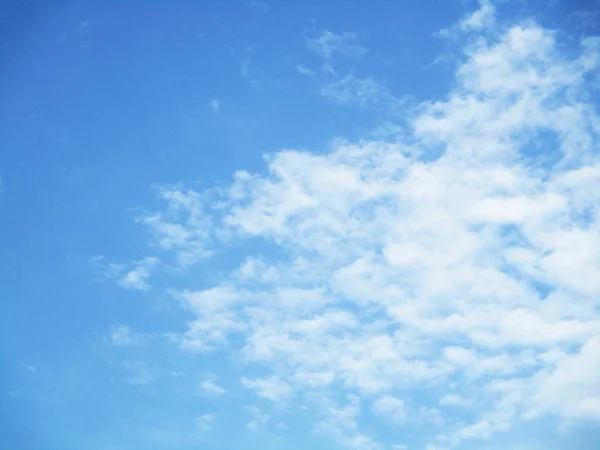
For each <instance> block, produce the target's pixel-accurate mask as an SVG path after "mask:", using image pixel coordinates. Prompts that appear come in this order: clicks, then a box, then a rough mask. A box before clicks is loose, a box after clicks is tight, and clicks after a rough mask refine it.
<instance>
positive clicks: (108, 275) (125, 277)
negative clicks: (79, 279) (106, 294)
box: [88, 255, 160, 291]
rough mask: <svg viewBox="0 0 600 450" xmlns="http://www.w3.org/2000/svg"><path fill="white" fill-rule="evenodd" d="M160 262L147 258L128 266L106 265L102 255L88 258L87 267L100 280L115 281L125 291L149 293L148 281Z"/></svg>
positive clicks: (154, 258) (151, 257) (150, 257)
mask: <svg viewBox="0 0 600 450" xmlns="http://www.w3.org/2000/svg"><path fill="white" fill-rule="evenodd" d="M159 264H160V261H159V259H158V258H156V257H154V256H148V257H146V258H143V259H141V260H138V261H133V262H132V263H130V264H116V263H106V262H105V258H104V256H103V255H98V256H94V257H92V258H90V260H89V261H88V266H89V267H90V268H91V269H92V271H93V272H94V274H95V275H96V276H97V277H99V278H100V279H111V280H116V281H117V282H118V284H119V285H121V286H122V287H124V288H125V289H133V290H138V291H149V290H150V289H151V288H152V287H151V285H150V284H149V283H148V279H149V278H150V276H151V275H152V273H153V272H154V271H155V270H156V268H157V267H158V266H159Z"/></svg>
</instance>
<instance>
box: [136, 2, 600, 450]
mask: <svg viewBox="0 0 600 450" xmlns="http://www.w3.org/2000/svg"><path fill="white" fill-rule="evenodd" d="M490 8H491V6H489V5H488V4H487V3H484V4H482V9H481V10H480V11H479V12H477V13H475V14H474V15H473V16H471V17H470V18H469V19H466V20H465V21H463V22H461V24H462V25H461V27H463V28H468V29H469V30H470V31H473V32H474V31H477V30H481V29H485V27H489V26H493V24H494V20H493V16H492V14H493V9H490ZM348 39H349V37H348V36H345V37H344V36H342V38H339V37H338V38H336V39H334V38H333V37H332V36H330V35H327V36H325V39H324V40H323V39H322V42H317V43H316V44H315V45H317V44H318V47H316V48H318V51H319V52H320V54H321V55H322V56H323V57H327V58H330V57H332V55H334V54H335V52H337V51H338V50H339V49H340V46H341V45H342V44H344V45H345V43H346V42H347V41H348ZM599 45H600V41H599V40H597V39H587V40H585V41H583V42H581V47H580V49H579V51H578V53H577V56H575V57H572V56H569V55H566V54H565V53H562V52H561V51H560V50H559V45H558V43H557V42H556V36H555V34H554V33H553V32H551V31H549V30H546V29H544V28H542V27H540V26H539V25H537V24H536V23H534V22H523V23H519V24H517V25H514V26H512V27H509V28H507V29H505V30H495V32H494V33H492V34H491V35H488V34H485V33H484V34H482V35H480V36H478V38H477V39H475V40H473V41H469V42H468V44H467V45H466V46H465V49H464V60H463V61H462V63H461V64H460V66H459V67H458V69H457V72H456V83H455V86H454V88H453V90H452V91H451V92H450V93H449V94H448V96H447V97H446V98H443V99H439V100H437V101H432V102H429V103H426V104H423V105H421V106H420V108H419V109H418V112H417V113H416V114H415V116H414V117H413V119H412V122H411V128H410V130H408V131H409V133H407V135H408V136H409V137H408V138H406V140H405V141H404V142H400V143H398V142H394V143H390V142H385V141H378V140H364V141H360V142H354V143H353V142H345V141H342V140H337V141H334V142H333V143H332V144H331V149H330V151H329V152H327V153H311V152H307V151H297V150H282V151H280V152H277V153H275V154H272V155H270V156H269V157H268V158H267V159H266V162H267V165H268V173H267V174H265V175H256V174H251V173H248V172H244V171H241V172H238V173H236V174H235V176H234V181H233V183H232V184H231V186H229V187H228V189H226V190H225V191H224V192H223V193H222V196H221V198H220V199H219V202H218V207H211V205H210V204H206V203H205V202H203V195H202V194H199V193H196V192H194V191H192V190H185V189H182V188H177V187H175V188H165V189H164V190H161V196H162V197H163V198H164V199H165V200H166V201H167V202H168V206H169V207H168V211H167V212H165V213H156V214H153V215H150V216H148V217H146V218H144V219H142V220H141V221H142V222H143V223H144V224H146V225H148V226H150V227H151V229H152V230H153V233H154V239H155V243H156V245H158V246H159V247H161V248H162V249H164V250H171V251H173V252H175V255H176V258H177V259H178V260H179V261H180V262H181V263H182V264H184V265H189V264H191V263H193V262H196V261H197V260H198V259H199V258H201V257H207V256H209V255H210V254H211V253H212V252H213V251H218V249H219V248H221V247H223V246H226V245H227V240H226V239H224V236H226V237H227V239H247V240H256V241H258V242H261V241H262V242H265V243H268V244H269V245H271V246H275V247H276V248H277V249H278V252H277V255H278V256H277V257H276V258H274V257H272V256H268V255H260V254H248V255H244V258H242V260H241V261H240V264H239V267H238V268H237V269H236V270H235V271H234V272H232V273H231V274H229V275H228V276H227V277H225V278H223V280H222V281H221V282H220V283H219V284H217V285H215V286H214V287H212V288H209V289H206V290H201V291H192V290H184V291H178V292H176V293H175V294H174V295H175V296H176V297H177V298H178V300H179V301H181V302H182V304H183V305H185V307H186V308H187V310H188V311H189V312H190V322H189V326H188V328H187V330H186V332H185V333H184V334H183V335H182V336H181V337H180V341H179V342H180V345H181V347H182V348H184V349H187V350H195V351H211V350H215V349H218V348H219V347H220V346H222V345H225V344H227V343H229V342H233V341H235V342H238V343H239V342H241V343H242V344H241V346H240V348H239V349H238V350H239V353H238V355H239V358H240V359H241V360H243V361H245V362H246V363H248V364H256V365H260V366H262V367H264V368H265V369H266V370H267V371H268V372H269V375H267V376H266V377H265V378H262V379H261V378H259V379H248V378H243V379H242V380H241V383H242V384H243V385H244V386H246V387H247V388H249V389H252V390H255V391H256V392H257V394H258V395H259V396H261V397H263V398H266V399H269V400H271V401H273V402H277V403H286V404H288V405H294V404H295V402H296V401H297V400H298V399H301V400H302V401H312V402H313V404H314V405H315V407H316V408H317V409H318V411H319V413H318V417H317V418H316V419H315V421H316V429H317V430H318V431H322V432H326V433H328V434H329V435H331V436H332V437H333V438H334V439H335V440H336V441H337V442H338V444H340V445H343V446H347V447H349V448H355V449H379V448H391V447H389V446H391V445H393V444H396V445H398V447H397V448H401V446H402V443H395V442H383V441H378V438H377V437H376V436H369V435H367V434H366V433H365V432H363V431H361V427H360V420H361V419H360V417H361V415H364V414H368V413H369V411H370V412H372V413H373V414H376V415H377V416H383V417H385V418H386V419H387V420H389V421H391V422H393V423H396V424H399V426H401V425H402V424H406V423H412V424H418V425H421V426H430V427H433V428H434V431H433V433H432V435H431V438H430V439H429V444H430V447H429V448H432V449H433V448H438V449H440V448H455V447H458V446H460V445H461V442H463V441H465V440H469V439H486V438H489V437H490V436H492V435H493V434H494V433H497V432H501V431H505V430H508V429H510V427H511V426H513V425H514V424H515V423H517V422H521V421H526V420H534V419H536V418H540V417H549V416H552V417H556V418H558V419H560V420H563V421H573V420H595V421H598V420H600V313H599V311H598V308H599V304H598V299H599V298H600V156H599V151H598V146H599V145H600V140H599V139H598V133H599V132H600V117H599V116H598V113H597V111H596V110H595V108H594V106H593V104H592V103H591V102H590V100H589V90H590V89H591V84H590V82H589V77H590V76H591V74H592V73H593V71H594V70H597V68H598V63H599V62H600V59H599V55H600V53H599ZM353 48H354V47H353ZM359 48H360V47H359ZM355 50H356V48H355ZM358 53H360V52H359V51H358V50H356V51H355V52H354V53H353V54H355V55H358ZM365 95H368V93H367V94H365ZM223 230H225V231H223ZM270 254H271V255H272V252H271V253H270ZM138 272H139V271H138ZM129 279H130V281H131V283H133V282H134V281H135V276H133V275H132V276H131V277H129ZM137 279H138V280H139V279H140V277H138V278H137ZM233 338H234V339H233ZM424 390H425V391H428V392H430V393H431V395H427V396H418V395H416V394H415V392H422V391H424ZM340 395H341V396H342V397H343V398H345V400H343V401H341V400H340V398H341V397H340ZM424 399H427V400H424ZM456 408H460V409H464V410H465V411H468V412H469V414H471V416H472V417H475V419H474V420H472V421H471V422H470V423H467V422H464V421H462V422H461V421H453V420H452V417H453V416H452V415H451V414H445V411H452V410H455V409H456ZM253 414H254V416H255V420H253V422H251V423H252V424H253V425H252V426H251V427H252V428H256V427H257V426H258V425H259V424H261V423H265V422H266V421H267V420H268V419H266V418H265V417H266V416H264V415H262V413H260V412H257V411H253ZM211 420H212V419H211ZM205 422H206V423H208V422H210V421H206V420H204V421H202V423H203V424H204V423H205ZM249 427H250V425H249Z"/></svg>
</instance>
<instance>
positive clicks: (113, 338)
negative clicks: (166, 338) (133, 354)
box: [107, 324, 146, 347]
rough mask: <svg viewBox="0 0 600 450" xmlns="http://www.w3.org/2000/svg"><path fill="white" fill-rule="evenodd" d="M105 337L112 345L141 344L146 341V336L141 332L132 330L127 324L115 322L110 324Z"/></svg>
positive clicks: (127, 345)
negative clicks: (110, 326)
mask: <svg viewBox="0 0 600 450" xmlns="http://www.w3.org/2000/svg"><path fill="white" fill-rule="evenodd" d="M107 339H108V342H110V343H111V344H112V345H115V346H118V347H129V346H132V345H141V344H143V343H144V342H145V341H146V336H145V335H143V334H142V333H137V332H135V331H132V330H131V328H130V327H129V326H127V325H119V324H115V325H113V326H112V328H111V330H110V333H109V334H108V336H107Z"/></svg>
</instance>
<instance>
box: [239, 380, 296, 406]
mask: <svg viewBox="0 0 600 450" xmlns="http://www.w3.org/2000/svg"><path fill="white" fill-rule="evenodd" d="M242 384H243V385H244V386H245V387H247V388H248V389H253V390H255V391H256V393H257V394H258V395H259V396H260V397H263V398H266V399H268V400H271V401H274V402H283V401H286V400H289V399H290V397H291V396H292V395H293V389H292V386H290V384H289V383H287V382H285V381H283V380H280V379H278V378H276V377H269V378H263V379H258V380H249V379H247V378H246V377H243V378H242Z"/></svg>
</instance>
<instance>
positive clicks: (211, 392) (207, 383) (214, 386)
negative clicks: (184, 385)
mask: <svg viewBox="0 0 600 450" xmlns="http://www.w3.org/2000/svg"><path fill="white" fill-rule="evenodd" d="M200 389H201V390H202V392H203V395H207V396H220V395H223V394H225V393H226V392H227V390H226V389H225V388H224V387H223V386H221V385H220V384H218V383H217V382H216V380H215V379H214V377H209V378H207V379H205V380H203V381H202V383H200Z"/></svg>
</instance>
